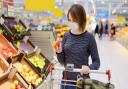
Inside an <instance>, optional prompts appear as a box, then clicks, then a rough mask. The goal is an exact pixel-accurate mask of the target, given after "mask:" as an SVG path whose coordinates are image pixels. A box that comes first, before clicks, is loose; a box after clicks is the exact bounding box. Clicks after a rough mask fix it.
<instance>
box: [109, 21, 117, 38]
mask: <svg viewBox="0 0 128 89" xmlns="http://www.w3.org/2000/svg"><path fill="white" fill-rule="evenodd" d="M115 33H116V28H115V26H114V24H113V23H112V24H111V29H110V40H114V39H115V38H114V36H115Z"/></svg>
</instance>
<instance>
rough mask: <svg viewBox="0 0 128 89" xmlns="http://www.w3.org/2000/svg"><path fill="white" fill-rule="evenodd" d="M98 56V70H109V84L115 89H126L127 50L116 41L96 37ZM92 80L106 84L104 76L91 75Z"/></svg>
mask: <svg viewBox="0 0 128 89" xmlns="http://www.w3.org/2000/svg"><path fill="white" fill-rule="evenodd" d="M96 39H97V44H98V50H99V55H100V59H101V67H100V70H103V71H104V70H106V69H111V72H112V79H111V82H112V83H113V84H114V85H115V89H128V86H127V84H128V71H127V68H128V49H126V48H124V47H123V46H122V45H120V44H119V43H118V42H116V41H109V40H108V38H103V39H102V40H99V39H98V38H97V37H96ZM91 76H92V78H94V79H98V80H100V81H103V82H107V77H106V76H105V75H99V74H92V75H91Z"/></svg>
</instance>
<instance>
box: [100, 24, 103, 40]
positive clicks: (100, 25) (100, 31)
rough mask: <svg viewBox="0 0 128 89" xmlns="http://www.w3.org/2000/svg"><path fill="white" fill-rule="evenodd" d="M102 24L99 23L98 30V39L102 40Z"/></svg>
mask: <svg viewBox="0 0 128 89" xmlns="http://www.w3.org/2000/svg"><path fill="white" fill-rule="evenodd" d="M103 29H104V28H103V23H102V22H100V29H99V38H100V39H102V35H103Z"/></svg>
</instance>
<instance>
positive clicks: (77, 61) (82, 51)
mask: <svg viewBox="0 0 128 89" xmlns="http://www.w3.org/2000/svg"><path fill="white" fill-rule="evenodd" d="M67 17H68V21H69V27H70V28H71V30H70V31H69V32H67V33H65V35H64V38H63V41H62V43H61V42H60V43H59V45H58V47H56V48H55V51H56V53H57V58H58V60H59V62H60V63H61V64H62V65H64V66H65V67H66V66H67V65H73V66H74V68H81V69H82V71H81V75H83V76H85V77H86V78H89V70H97V69H99V66H100V59H99V54H98V50H97V45H96V41H95V39H94V37H93V35H92V34H90V33H89V32H87V31H85V30H84V29H85V26H86V13H85V10H84V8H83V7H82V6H81V5H79V4H75V5H73V6H72V7H71V8H70V9H69V11H68V15H67ZM90 55H91V58H92V64H89V56H90ZM78 74H80V73H72V72H63V79H67V80H76V79H77V75H78ZM62 83H63V82H62ZM66 83H67V84H74V85H75V83H73V82H66ZM61 89H76V88H75V87H74V86H66V85H65V86H64V85H63V86H61Z"/></svg>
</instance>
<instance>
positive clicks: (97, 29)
mask: <svg viewBox="0 0 128 89" xmlns="http://www.w3.org/2000/svg"><path fill="white" fill-rule="evenodd" d="M98 32H99V25H98V24H97V25H96V28H95V32H94V36H95V35H96V34H99V33H98Z"/></svg>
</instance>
